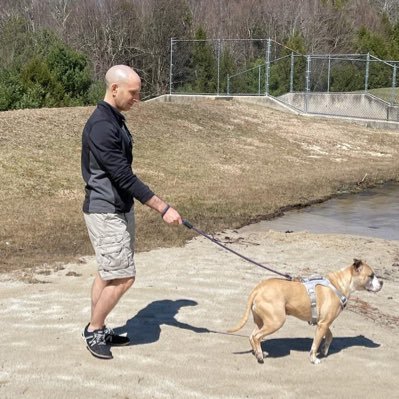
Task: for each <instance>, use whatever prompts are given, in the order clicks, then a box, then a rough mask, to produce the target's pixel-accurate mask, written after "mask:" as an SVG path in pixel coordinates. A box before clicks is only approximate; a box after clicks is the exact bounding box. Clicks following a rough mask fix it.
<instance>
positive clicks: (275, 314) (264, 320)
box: [228, 259, 383, 364]
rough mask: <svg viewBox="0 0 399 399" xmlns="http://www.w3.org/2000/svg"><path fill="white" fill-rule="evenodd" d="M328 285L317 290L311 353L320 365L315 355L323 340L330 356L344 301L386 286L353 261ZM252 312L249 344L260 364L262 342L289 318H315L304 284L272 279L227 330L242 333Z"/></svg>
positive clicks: (258, 289) (261, 285)
mask: <svg viewBox="0 0 399 399" xmlns="http://www.w3.org/2000/svg"><path fill="white" fill-rule="evenodd" d="M326 282H327V283H328V284H330V283H331V284H332V286H323V285H317V286H316V287H315V295H316V299H315V309H316V310H317V327H316V332H315V336H314V339H313V343H312V347H311V349H310V353H309V357H310V361H311V362H312V363H315V364H317V363H320V360H319V359H318V358H317V357H316V354H317V351H318V349H319V346H320V343H321V341H322V339H323V338H324V343H323V346H322V348H321V353H322V354H323V355H324V356H327V353H328V349H329V347H330V344H331V341H332V339H333V336H332V333H331V330H330V328H329V327H330V325H331V324H332V322H333V321H334V320H335V319H336V318H337V317H338V315H339V314H340V313H341V311H342V310H343V308H344V306H345V303H346V301H344V302H343V301H342V298H344V299H349V295H350V294H351V293H352V292H354V291H358V290H367V291H372V292H378V291H380V290H381V288H382V284H383V283H382V282H381V281H379V280H378V278H377V277H376V276H375V274H374V271H373V270H372V269H371V267H370V266H369V265H367V264H366V263H364V262H362V261H361V260H357V259H354V262H353V264H352V265H351V266H348V267H346V268H344V269H341V270H339V271H336V272H332V273H329V274H328V275H327V280H326ZM250 310H252V314H253V318H254V321H255V324H256V325H257V327H255V329H254V331H253V332H252V334H251V335H250V337H249V341H250V343H251V346H252V349H253V351H254V354H255V356H256V359H257V360H258V362H259V363H263V352H262V348H261V345H260V343H261V341H262V339H263V338H264V337H266V336H267V335H270V334H272V333H274V332H275V331H277V330H279V329H280V328H281V327H282V325H283V324H284V322H285V320H286V316H287V315H290V316H295V317H297V318H298V319H301V320H304V321H308V322H310V321H311V319H312V311H311V300H310V296H309V294H308V291H307V288H306V287H305V285H304V284H303V282H301V281H300V280H298V279H294V280H292V281H290V280H283V279H278V278H272V279H268V280H264V281H262V282H260V283H259V284H258V285H257V286H256V287H255V288H254V289H253V291H252V292H251V294H250V296H249V298H248V302H247V308H246V311H245V314H244V316H243V318H242V320H241V321H240V323H239V324H238V325H237V326H236V327H234V328H232V329H230V330H228V331H229V332H235V331H238V330H240V329H241V328H242V327H243V326H244V325H245V323H246V322H247V320H248V316H249V311H250Z"/></svg>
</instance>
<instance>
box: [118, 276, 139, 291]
mask: <svg viewBox="0 0 399 399" xmlns="http://www.w3.org/2000/svg"><path fill="white" fill-rule="evenodd" d="M134 281H135V277H126V278H121V279H116V280H114V283H115V285H118V286H119V287H120V289H121V290H122V291H123V292H124V293H125V292H126V291H127V290H128V289H129V288H131V286H132V285H133V284H134Z"/></svg>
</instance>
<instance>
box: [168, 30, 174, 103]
mask: <svg viewBox="0 0 399 399" xmlns="http://www.w3.org/2000/svg"><path fill="white" fill-rule="evenodd" d="M172 84H173V37H171V38H170V66H169V95H172Z"/></svg>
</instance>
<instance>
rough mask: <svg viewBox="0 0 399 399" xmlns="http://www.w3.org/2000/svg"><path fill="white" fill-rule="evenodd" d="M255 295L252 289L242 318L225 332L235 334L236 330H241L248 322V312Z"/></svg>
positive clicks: (255, 291)
mask: <svg viewBox="0 0 399 399" xmlns="http://www.w3.org/2000/svg"><path fill="white" fill-rule="evenodd" d="M256 293H257V290H256V289H254V290H253V291H252V292H251V295H250V296H249V298H248V301H247V307H246V309H245V313H244V316H242V319H241V320H240V322H239V323H238V324H237V325H236V326H235V327H233V328H230V329H228V330H227V332H229V333H233V332H236V331H238V330H241V328H243V327H244V326H245V323H246V322H247V320H248V316H249V312H250V310H251V308H252V304H253V302H254V298H255V296H256Z"/></svg>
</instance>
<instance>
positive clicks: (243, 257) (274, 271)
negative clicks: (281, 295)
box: [183, 219, 293, 280]
mask: <svg viewBox="0 0 399 399" xmlns="http://www.w3.org/2000/svg"><path fill="white" fill-rule="evenodd" d="M183 224H184V226H186V227H187V228H188V229H190V230H194V231H196V232H197V233H198V234H200V235H202V236H204V237H205V238H207V239H208V240H210V241H212V242H213V243H215V244H216V245H219V246H220V247H222V248H223V249H226V250H227V251H230V252H231V253H233V254H234V255H237V256H239V257H240V258H242V259H244V260H246V261H247V262H250V263H253V264H254V265H256V266H259V267H261V268H262V269H266V270H268V271H269V272H272V273H275V274H278V275H280V276H282V277H285V278H286V279H288V280H293V277H292V276H290V275H289V274H284V273H280V272H278V271H277V270H274V269H271V268H270V267H267V266H265V265H262V264H260V263H258V262H255V261H254V260H252V259H250V258H248V257H246V256H244V255H241V254H240V253H238V252H236V251H234V250H233V249H231V248H229V247H226V246H225V245H223V244H222V243H221V242H219V241H218V240H216V239H215V238H213V237H211V236H210V235H208V234H206V233H205V232H203V231H202V230H199V229H197V228H196V227H194V226H193V225H192V224H191V223H190V222H189V221H188V220H185V219H183Z"/></svg>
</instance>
